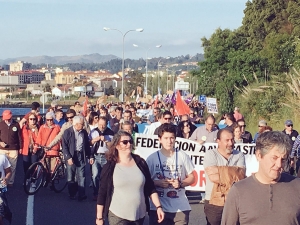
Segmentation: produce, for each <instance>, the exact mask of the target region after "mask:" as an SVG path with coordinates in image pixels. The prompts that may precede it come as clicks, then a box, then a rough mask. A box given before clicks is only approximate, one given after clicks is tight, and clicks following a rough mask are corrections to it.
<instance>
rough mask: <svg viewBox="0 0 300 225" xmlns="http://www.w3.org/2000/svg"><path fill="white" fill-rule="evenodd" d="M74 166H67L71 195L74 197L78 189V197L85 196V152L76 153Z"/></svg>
mask: <svg viewBox="0 0 300 225" xmlns="http://www.w3.org/2000/svg"><path fill="white" fill-rule="evenodd" d="M72 159H73V165H72V166H70V165H69V164H68V162H66V164H67V174H68V189H69V195H70V196H71V197H74V196H75V195H76V193H77V189H78V197H79V198H80V197H83V196H85V159H84V157H83V152H78V151H75V153H74V156H73V158H72Z"/></svg>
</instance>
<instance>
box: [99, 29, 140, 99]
mask: <svg viewBox="0 0 300 225" xmlns="http://www.w3.org/2000/svg"><path fill="white" fill-rule="evenodd" d="M103 30H105V31H109V30H116V31H118V32H120V33H121V34H122V37H123V51H122V90H121V96H122V98H121V99H122V102H124V78H125V71H124V63H125V58H124V40H125V36H126V34H127V33H129V32H131V31H137V32H143V31H144V29H143V28H138V29H135V30H128V31H126V32H125V33H123V32H122V31H120V30H118V29H115V28H108V27H103Z"/></svg>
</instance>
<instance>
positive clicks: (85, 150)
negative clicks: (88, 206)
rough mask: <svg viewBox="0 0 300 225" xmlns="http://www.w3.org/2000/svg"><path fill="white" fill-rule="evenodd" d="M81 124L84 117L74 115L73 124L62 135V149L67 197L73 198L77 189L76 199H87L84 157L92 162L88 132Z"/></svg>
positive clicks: (92, 156)
mask: <svg viewBox="0 0 300 225" xmlns="http://www.w3.org/2000/svg"><path fill="white" fill-rule="evenodd" d="M83 126H84V118H83V117H82V116H75V117H74V118H73V126H72V127H70V128H68V129H67V130H66V131H65V132H64V134H63V137H62V150H63V154H64V158H65V161H66V164H67V175H68V191H69V197H70V199H75V198H76V197H75V196H76V193H77V191H78V201H83V200H85V199H87V196H86V195H85V165H86V159H90V164H91V165H92V164H93V163H94V155H91V148H90V142H89V137H88V133H87V131H86V130H84V129H83ZM75 177H76V179H75Z"/></svg>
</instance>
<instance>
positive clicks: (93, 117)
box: [88, 112, 99, 131]
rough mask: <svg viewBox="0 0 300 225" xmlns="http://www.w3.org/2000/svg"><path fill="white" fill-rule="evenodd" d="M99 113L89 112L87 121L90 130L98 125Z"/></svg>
mask: <svg viewBox="0 0 300 225" xmlns="http://www.w3.org/2000/svg"><path fill="white" fill-rule="evenodd" d="M98 121H99V115H98V113H97V112H91V113H90V115H89V119H88V123H89V127H90V131H92V130H93V129H95V128H96V127H98Z"/></svg>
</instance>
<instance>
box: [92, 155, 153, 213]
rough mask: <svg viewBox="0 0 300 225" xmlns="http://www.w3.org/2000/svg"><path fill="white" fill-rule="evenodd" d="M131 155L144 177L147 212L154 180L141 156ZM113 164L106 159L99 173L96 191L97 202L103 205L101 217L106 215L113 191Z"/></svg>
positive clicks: (114, 164)
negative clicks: (97, 190) (98, 185)
mask: <svg viewBox="0 0 300 225" xmlns="http://www.w3.org/2000/svg"><path fill="white" fill-rule="evenodd" d="M131 155H132V157H133V159H134V161H135V163H136V165H137V166H138V168H139V169H140V170H141V171H142V173H143V174H144V176H145V179H146V182H145V185H144V196H145V203H146V208H147V212H149V210H150V204H149V197H150V195H152V194H153V193H156V189H155V186H154V182H153V180H152V179H151V174H150V171H149V168H148V165H147V163H146V161H145V160H144V159H143V158H141V157H140V156H139V155H135V154H131ZM115 166H116V163H115V162H113V161H107V163H106V164H105V165H104V166H103V168H102V171H101V175H100V187H99V192H98V199H97V204H98V205H103V206H104V210H103V217H106V216H107V215H108V211H109V206H110V203H111V200H112V195H113V192H114V185H113V173H114V169H115ZM128 204H130V202H128Z"/></svg>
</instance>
